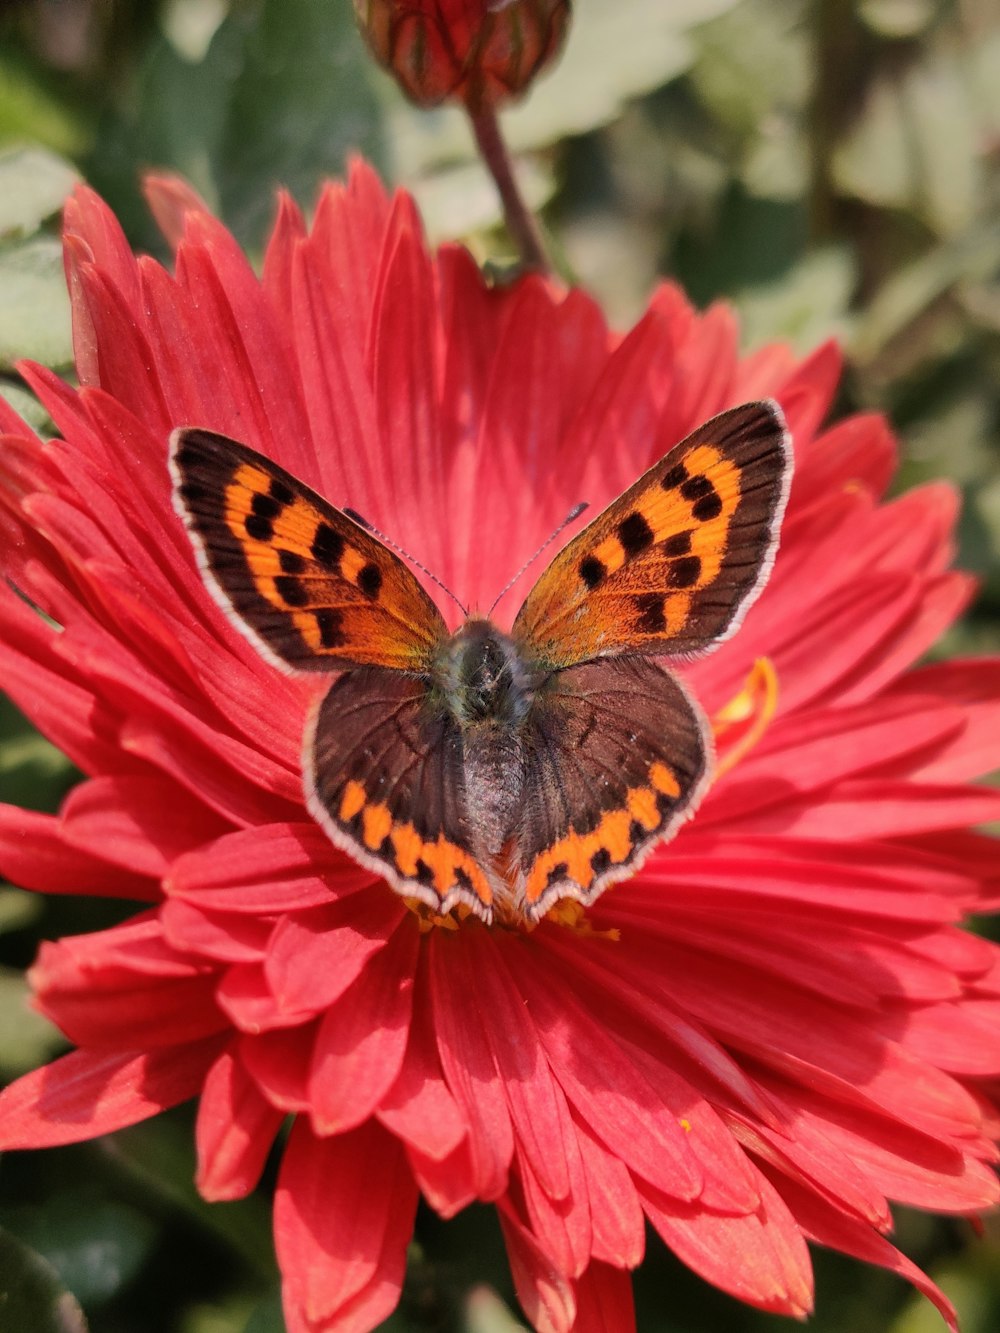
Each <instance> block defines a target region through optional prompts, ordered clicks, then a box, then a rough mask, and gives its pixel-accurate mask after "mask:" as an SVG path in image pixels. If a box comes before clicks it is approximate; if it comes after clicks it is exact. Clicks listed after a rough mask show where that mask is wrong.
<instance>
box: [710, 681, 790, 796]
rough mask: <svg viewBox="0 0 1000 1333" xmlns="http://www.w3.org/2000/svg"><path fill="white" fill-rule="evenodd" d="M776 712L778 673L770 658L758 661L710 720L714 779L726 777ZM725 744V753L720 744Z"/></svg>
mask: <svg viewBox="0 0 1000 1333" xmlns="http://www.w3.org/2000/svg"><path fill="white" fill-rule="evenodd" d="M777 708H778V673H777V671H775V669H774V663H773V662H772V661H771V659H770V658H769V657H758V658H757V660H756V662H754V664H753V666H752V667H751V668H750V673H749V675H748V676H747V678H746V681H745V682H744V685H743V688H742V690H740V692H739V694H736V695H734V696H733V698H732V699H730V701H729V702H728V703H727V704H724V705H723V707H722V708H720V709H719V711H718V712H717V713H716V715H715V717H713V718H712V731H713V733H714V735H715V741H716V745H717V746H718V747H719V757H718V760H717V762H716V766H715V776H716V778H717V779H718V778H720V777H722V775H723V774H724V773H728V772H729V770H730V769H731V768H733V767H734V766H735V765H736V764H738V763H739V762H740V760H741V759H743V758H744V757H745V756H746V755H747V754H749V753H750V751H751V750H752V749H753V747H754V746H755V745H756V744H757V742H758V741H759V740H760V738H761V736H763V734H764V732H765V731H766V730H767V729H768V727H769V726H770V724H771V719H772V718H773V717H774V714H775V712H776V711H777ZM723 740H725V749H722V747H721V745H720V744H719V743H720V742H721V741H723Z"/></svg>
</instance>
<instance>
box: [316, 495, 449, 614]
mask: <svg viewBox="0 0 1000 1333" xmlns="http://www.w3.org/2000/svg"><path fill="white" fill-rule="evenodd" d="M340 512H341V513H342V514H346V515H347V517H348V518H350V519H353V521H354V522H355V523H357V525H358V527H361V528H364V530H365V531H366V532H370V533H371V534H372V536H374V537H377V538H378V539H379V541H380V542H382V544H383V545H384V546H388V547H389V548H390V550H393V551H395V552H396V553H397V554H398V555H401V556H402V557H403V559H404V560H409V562H410V564H411V565H413V567H414V568H415V569H419V570H420V572H421V573H422V574H426V575H427V577H428V578H429V579H430V581H431V582H432V583H436V584H437V586H438V587H439V588H440V589H441V591H442V592H446V593H447V594H448V596H449V597H450V598H451V600H452V601H453V602H454V603H455V605H456V606H457V607H458V609H459V610H460V611H461V613H462V615H463V616H467V615H468V614H469V608H468V607H467V606H463V605H462V603H461V602H460V601H459V600H458V598H457V597H456V596H455V594H454V593H453V592H452V590H451V589H450V588H449V587H448V585H447V583H442V582H441V580H440V579H439V578H438V576H437V575H436V574H434V573H432V572H431V571H430V570H429V569H428V568H427V566H426V565H422V564H421V563H420V561H419V560H416V559H414V557H413V556H412V555H410V553H409V551H407V550H404V548H403V547H402V546H399V545H398V544H397V543H396V542H394V541H393V540H392V538H391V537H387V536H386V535H385V533H384V532H379V530H378V528H376V527H375V525H374V524H372V523H369V522H368V520H367V519H366V518H362V516H361V515H360V514H359V513H358V511H357V510H356V509H346V508H345V509H342V510H341V511H340Z"/></svg>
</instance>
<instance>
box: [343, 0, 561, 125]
mask: <svg viewBox="0 0 1000 1333" xmlns="http://www.w3.org/2000/svg"><path fill="white" fill-rule="evenodd" d="M354 8H355V11H356V13H357V16H358V22H359V24H360V25H361V30H362V32H363V33H364V35H365V37H366V38H367V41H368V44H369V46H370V47H371V49H372V51H373V53H374V55H375V58H376V59H377V60H378V61H379V62H380V64H382V65H384V66H385V67H386V69H388V70H390V71H391V73H392V74H394V75H395V77H396V79H397V81H398V83H399V84H400V86H401V87H402V89H403V91H404V92H405V93H406V95H407V96H408V97H409V98H411V99H412V100H413V101H414V102H417V103H418V104H420V105H422V106H432V105H434V104H435V103H437V102H442V101H444V100H445V99H446V98H455V99H457V100H459V101H462V102H465V103H466V105H467V106H468V107H469V108H470V110H473V111H474V110H477V109H478V108H480V107H483V106H493V105H496V104H497V103H498V102H502V101H505V100H506V99H507V98H509V97H512V96H515V95H516V94H517V93H520V92H523V91H524V89H525V88H526V87H527V86H528V84H529V83H530V82H531V80H532V79H533V78H534V76H535V75H536V74H537V73H538V71H539V70H540V69H541V68H542V66H543V65H545V64H547V63H548V61H550V60H551V59H552V58H553V57H554V56H555V55H556V53H557V51H558V50H559V47H560V46H561V44H562V40H563V36H564V34H565V31H566V27H567V24H568V23H569V16H570V0H354Z"/></svg>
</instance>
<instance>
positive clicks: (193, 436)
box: [171, 430, 446, 671]
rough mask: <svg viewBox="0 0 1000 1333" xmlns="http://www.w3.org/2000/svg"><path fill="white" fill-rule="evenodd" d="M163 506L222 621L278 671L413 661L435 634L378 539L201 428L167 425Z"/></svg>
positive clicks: (431, 614) (437, 626)
mask: <svg viewBox="0 0 1000 1333" xmlns="http://www.w3.org/2000/svg"><path fill="white" fill-rule="evenodd" d="M171 443H172V455H171V468H172V471H173V474H174V479H175V503H176V506H177V509H178V511H179V513H180V514H181V517H182V518H183V519H184V521H185V523H186V524H187V526H188V528H189V530H190V532H191V533H192V536H193V537H194V539H195V543H196V549H197V551H198V555H199V561H200V563H201V566H202V570H203V572H204V573H205V574H206V576H207V582H208V583H209V586H210V588H211V589H212V591H213V592H214V593H215V595H216V600H217V601H218V602H219V603H220V605H221V606H222V608H223V610H224V611H226V613H227V614H228V615H229V616H230V619H231V620H232V621H233V623H234V624H236V626H237V627H238V628H239V629H240V630H241V632H243V633H245V634H246V635H247V637H249V638H251V639H252V641H253V642H254V643H255V645H256V646H257V647H258V648H260V649H261V651H262V652H263V653H264V654H265V655H266V656H267V657H268V658H269V659H270V660H272V661H274V662H276V663H277V664H278V665H280V666H283V667H285V668H286V669H287V668H289V667H291V668H293V669H295V670H300V671H334V670H338V669H340V668H342V667H344V666H357V665H365V664H371V665H376V666H385V667H396V668H398V669H400V670H413V669H419V668H420V667H421V666H423V665H424V664H425V663H426V662H427V661H428V660H429V659H430V657H431V655H432V653H433V651H434V648H435V647H436V645H437V643H438V642H439V641H440V639H441V638H442V637H443V636H444V635H445V634H446V629H445V625H444V621H443V620H442V618H441V615H440V613H439V612H438V610H437V608H436V607H435V606H434V603H433V602H432V601H431V600H430V598H429V597H428V596H427V594H426V593H425V592H424V590H423V588H422V587H421V586H420V584H419V583H418V582H417V580H416V579H415V578H414V576H413V574H411V572H410V571H409V570H408V569H407V568H406V566H405V565H404V564H403V562H402V561H401V560H399V559H398V557H397V556H395V555H394V554H393V553H392V552H391V551H390V550H389V549H388V548H387V547H386V546H384V545H383V544H382V543H381V542H380V541H378V540H377V539H376V538H375V537H373V536H372V535H371V534H370V533H368V532H366V531H365V529H364V528H362V527H361V526H360V525H359V524H357V523H355V522H354V521H353V520H352V519H350V518H348V517H347V515H346V514H344V513H342V512H341V511H340V510H339V509H335V508H334V507H333V506H332V505H330V504H328V503H327V502H326V501H325V500H323V499H322V498H321V497H320V496H318V495H316V494H315V492H313V491H311V490H310V489H309V488H308V487H307V486H305V485H304V484H303V483H302V482H300V481H298V480H296V479H295V478H294V477H292V476H291V475H290V474H289V473H287V472H285V470H284V469H283V468H280V467H278V465H277V464H276V463H272V462H271V461H270V460H268V459H266V458H264V457H263V456H262V455H260V454H257V453H255V452H254V451H253V450H252V449H248V448H247V447H246V446H245V445H241V444H238V443H237V442H236V441H235V440H229V439H227V437H226V436H224V435H216V434H214V433H212V432H211V431H203V430H182V431H176V432H175V433H174V436H173V438H172V442H171Z"/></svg>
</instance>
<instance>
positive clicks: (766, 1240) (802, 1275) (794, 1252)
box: [637, 1177, 813, 1318]
mask: <svg viewBox="0 0 1000 1333" xmlns="http://www.w3.org/2000/svg"><path fill="white" fill-rule="evenodd" d="M637 1186H638V1189H639V1193H640V1195H641V1196H642V1201H643V1208H644V1209H645V1212H646V1215H647V1216H648V1218H649V1220H650V1221H651V1222H652V1224H653V1226H654V1227H655V1228H656V1230H657V1231H658V1232H659V1233H660V1235H661V1236H662V1237H663V1239H664V1240H665V1241H666V1243H667V1244H668V1245H669V1246H670V1248H671V1249H672V1250H673V1251H674V1253H675V1254H676V1255H677V1257H678V1258H679V1259H681V1260H682V1261H683V1262H684V1263H686V1264H687V1265H688V1267H689V1268H692V1269H694V1271H695V1272H696V1273H698V1274H699V1276H701V1277H703V1278H705V1279H706V1280H707V1281H709V1282H711V1283H713V1285H715V1286H717V1287H721V1288H722V1290H723V1291H728V1292H729V1293H730V1294H731V1295H733V1296H736V1297H738V1298H739V1299H740V1300H741V1301H746V1302H747V1303H748V1304H750V1305H756V1306H758V1307H759V1308H760V1309H762V1310H772V1311H775V1312H777V1313H779V1314H788V1315H794V1316H796V1317H797V1318H802V1316H804V1315H807V1314H808V1313H809V1312H810V1311H811V1309H812V1304H813V1287H812V1267H811V1265H810V1262H809V1253H808V1251H807V1249H806V1246H805V1242H804V1241H803V1239H802V1236H801V1233H800V1231H799V1228H798V1226H797V1224H796V1222H795V1219H794V1218H793V1217H792V1214H791V1213H790V1212H789V1211H788V1208H787V1207H786V1206H785V1203H784V1201H783V1200H782V1198H781V1196H780V1195H779V1194H778V1193H777V1191H776V1190H775V1189H774V1188H773V1187H772V1186H770V1185H769V1184H768V1183H767V1181H766V1180H765V1179H764V1178H763V1177H761V1189H760V1193H761V1205H760V1210H759V1212H758V1213H756V1214H750V1215H747V1216H739V1217H729V1216H720V1215H719V1214H713V1213H710V1212H709V1211H708V1210H707V1209H704V1208H701V1207H700V1206H699V1205H697V1204H686V1203H682V1202H680V1201H678V1200H674V1199H670V1200H668V1199H665V1198H664V1197H663V1196H662V1195H658V1194H656V1192H655V1191H652V1190H651V1189H649V1188H648V1187H647V1186H645V1185H643V1184H641V1183H639V1182H637Z"/></svg>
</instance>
